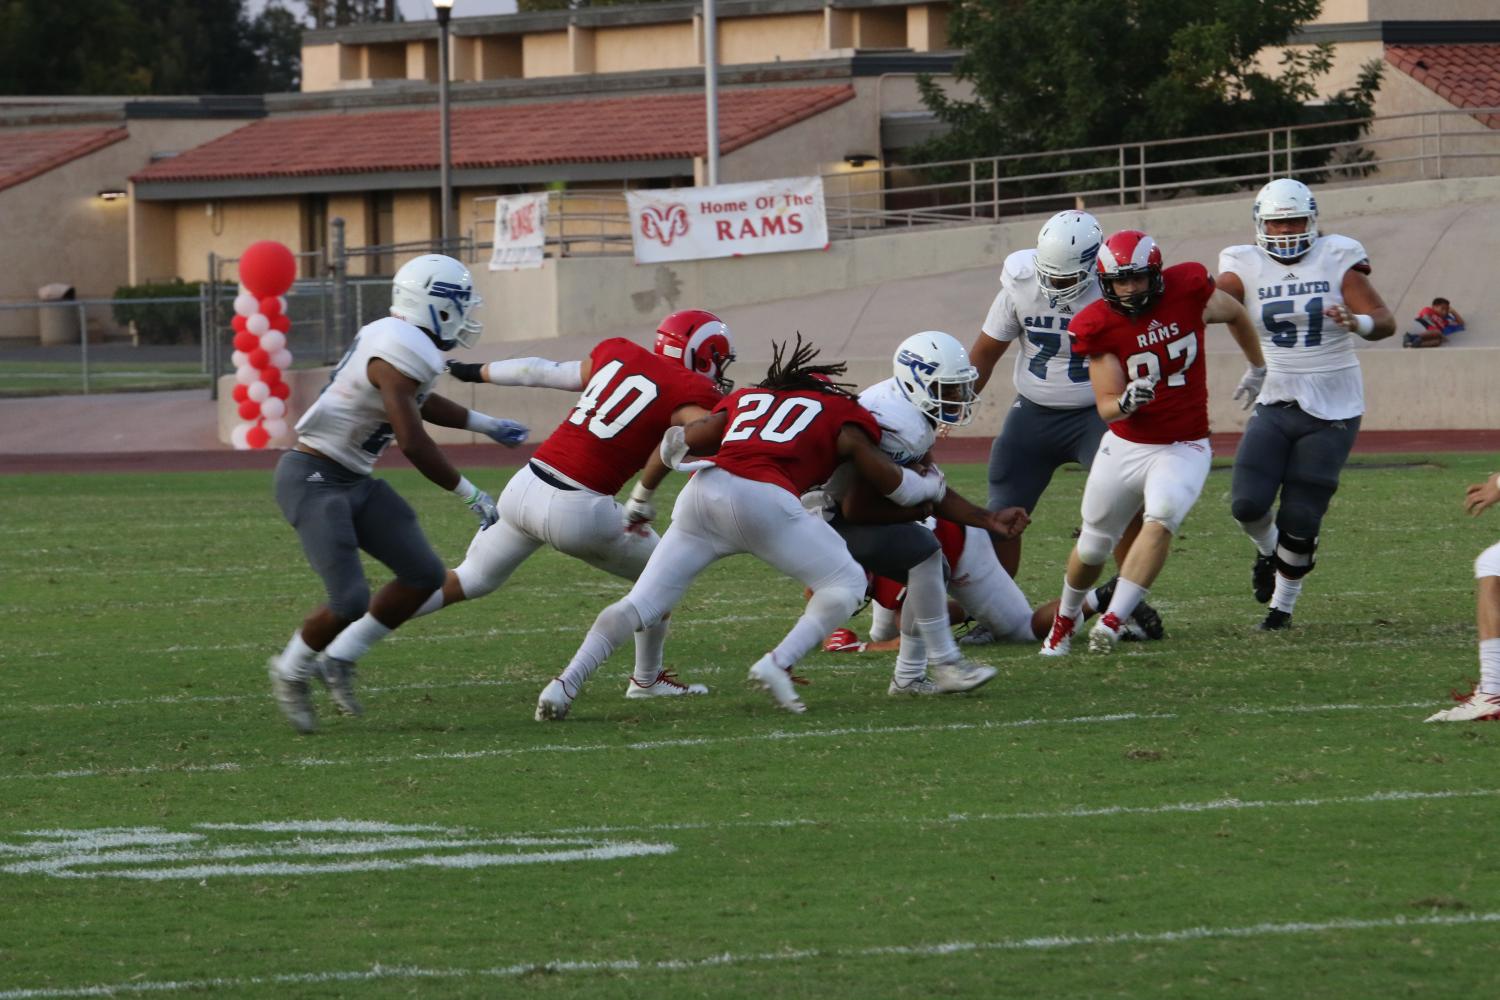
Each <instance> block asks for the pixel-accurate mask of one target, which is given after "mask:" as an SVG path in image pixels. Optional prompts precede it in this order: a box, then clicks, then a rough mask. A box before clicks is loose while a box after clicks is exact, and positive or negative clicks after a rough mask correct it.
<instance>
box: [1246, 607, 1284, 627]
mask: <svg viewBox="0 0 1500 1000" xmlns="http://www.w3.org/2000/svg"><path fill="white" fill-rule="evenodd" d="M1291 627H1292V616H1291V614H1289V613H1288V612H1286V611H1282V610H1281V609H1280V608H1272V609H1271V610H1270V611H1267V612H1266V620H1265V621H1263V622H1261V623H1260V624H1259V625H1257V626H1255V629H1256V631H1257V632H1280V631H1281V630H1282V629H1284V628H1291Z"/></svg>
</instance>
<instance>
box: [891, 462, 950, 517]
mask: <svg viewBox="0 0 1500 1000" xmlns="http://www.w3.org/2000/svg"><path fill="white" fill-rule="evenodd" d="M947 493H948V481H947V480H946V479H945V478H944V477H943V474H942V472H940V471H939V470H937V469H936V468H934V469H933V470H932V471H931V472H929V473H928V474H927V475H925V476H923V475H919V474H918V473H917V471H916V470H915V469H907V468H903V469H902V470H901V485H899V486H897V487H896V488H895V489H893V490H891V491H890V492H889V493H887V494H886V495H885V498H886V499H887V500H889V501H891V502H892V503H894V504H896V505H897V506H900V507H918V506H921V505H922V504H924V503H937V502H938V501H940V500H942V499H943V497H944V496H946V495H947Z"/></svg>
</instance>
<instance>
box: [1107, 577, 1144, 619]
mask: <svg viewBox="0 0 1500 1000" xmlns="http://www.w3.org/2000/svg"><path fill="white" fill-rule="evenodd" d="M1149 593H1150V591H1149V590H1147V589H1146V588H1145V587H1142V586H1141V585H1140V584H1138V583H1131V582H1130V581H1129V580H1127V579H1125V578H1124V577H1123V576H1122V577H1120V579H1119V581H1118V582H1116V583H1115V596H1114V598H1113V599H1112V600H1111V601H1110V602H1109V614H1112V615H1114V616H1115V617H1116V618H1118V619H1120V621H1122V622H1123V621H1125V620H1126V619H1127V618H1129V617H1130V616H1131V615H1132V614H1133V613H1134V612H1135V609H1136V605H1138V604H1140V603H1141V602H1142V601H1144V600H1145V599H1146V595H1147V594H1149Z"/></svg>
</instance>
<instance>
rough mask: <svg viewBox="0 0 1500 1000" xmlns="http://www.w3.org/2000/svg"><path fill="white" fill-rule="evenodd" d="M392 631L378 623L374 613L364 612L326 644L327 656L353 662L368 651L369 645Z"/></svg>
mask: <svg viewBox="0 0 1500 1000" xmlns="http://www.w3.org/2000/svg"><path fill="white" fill-rule="evenodd" d="M392 631H393V630H392V629H389V628H386V627H385V626H384V625H382V624H380V621H379V620H378V619H377V618H376V617H375V616H374V615H372V614H370V613H369V612H365V615H364V617H362V618H360V620H359V621H357V622H354V623H353V624H352V625H350V626H349V627H348V628H346V629H344V631H342V632H340V633H339V634H338V635H337V636H335V637H334V640H333V641H332V642H330V643H329V644H328V649H327V653H328V656H329V657H330V658H331V659H335V660H348V661H349V662H350V663H353V662H355V661H356V660H358V659H360V658H361V657H362V656H364V655H365V654H366V653H368V652H369V651H370V647H371V646H373V645H375V644H376V643H377V642H379V641H380V640H381V639H384V638H385V637H386V636H388V635H390V634H391V632H392Z"/></svg>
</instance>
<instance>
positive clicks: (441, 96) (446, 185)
mask: <svg viewBox="0 0 1500 1000" xmlns="http://www.w3.org/2000/svg"><path fill="white" fill-rule="evenodd" d="M432 6H433V7H434V8H436V9H437V22H438V39H439V40H438V117H439V118H440V119H441V124H440V125H439V129H440V130H441V132H442V137H443V138H442V145H443V151H442V160H441V162H440V163H439V164H438V187H439V189H440V194H439V199H440V201H439V205H440V210H439V213H438V215H439V219H440V222H439V231H440V235H441V236H442V240H443V252H444V253H448V252H450V248H449V246H448V236H449V234H450V233H451V232H452V231H453V227H452V219H451V218H450V217H451V216H452V214H453V179H452V178H451V177H450V176H449V165H450V163H451V162H452V158H453V136H452V130H451V129H450V128H449V122H448V18H449V17H450V16H451V15H452V14H453V0H432Z"/></svg>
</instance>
